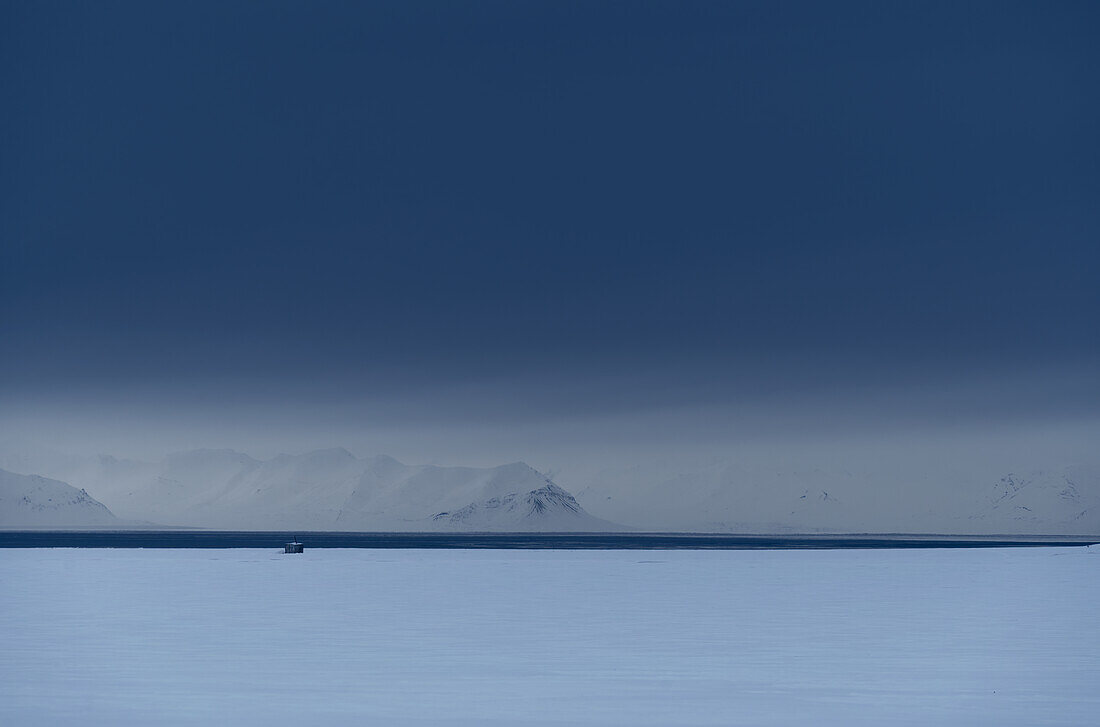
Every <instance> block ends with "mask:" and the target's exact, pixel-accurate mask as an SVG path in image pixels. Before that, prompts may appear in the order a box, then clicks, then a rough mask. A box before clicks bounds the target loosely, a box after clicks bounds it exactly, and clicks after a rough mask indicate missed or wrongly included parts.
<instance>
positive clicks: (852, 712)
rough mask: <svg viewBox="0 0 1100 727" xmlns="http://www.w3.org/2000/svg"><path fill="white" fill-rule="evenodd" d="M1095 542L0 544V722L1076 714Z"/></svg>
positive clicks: (876, 720) (699, 721)
mask: <svg viewBox="0 0 1100 727" xmlns="http://www.w3.org/2000/svg"><path fill="white" fill-rule="evenodd" d="M1098 602H1100V549H1098V548H1096V547H1093V548H1020V549H1015V548H1013V549H973V550H949V549H942V550H822V551H523V550H315V549H309V547H308V543H307V550H306V552H305V554H304V555H301V556H284V555H282V554H281V552H277V551H276V550H257V549H241V550H201V549H180V550H155V549H147V550H141V549H133V550H125V549H119V550H111V549H7V550H3V551H0V649H2V650H0V653H2V655H3V656H2V658H0V724H11V725H15V724H18V725H56V724H81V725H120V724H121V725H129V724H133V725H144V724H158V725H184V724H186V725H193V724H234V725H288V726H289V725H362V724H386V725H627V724H629V725H723V726H725V725H796V724H798V725H801V724H815V725H876V726H877V725H882V724H889V725H895V726H896V725H930V724H936V725H974V724H989V725H1028V726H1033V725H1084V724H1095V723H1096V719H1097V716H1098V715H1100V689H1097V685H1098V684H1100V619H1098V618H1096V604H1097V603H1098Z"/></svg>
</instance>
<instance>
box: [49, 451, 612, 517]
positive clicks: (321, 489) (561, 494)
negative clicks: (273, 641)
mask: <svg viewBox="0 0 1100 727" xmlns="http://www.w3.org/2000/svg"><path fill="white" fill-rule="evenodd" d="M54 474H55V476H59V477H64V479H66V480H68V481H69V482H72V483H78V484H79V485H80V486H81V487H84V488H86V489H87V490H88V491H91V492H94V493H95V495H96V497H97V498H98V499H99V500H100V501H102V503H103V504H104V505H106V506H107V507H108V508H110V512H109V513H108V515H109V514H110V513H113V514H114V515H115V516H117V517H119V518H129V519H137V520H145V521H151V522H155V523H158V524H161V525H168V526H183V527H200V528H218V529H232V530H267V529H272V530H285V529H294V530H349V531H352V530H371V531H386V530H391V531H393V530H404V531H435V530H472V531H510V532H523V531H545V532H551V531H610V530H617V529H621V526H618V525H616V524H614V523H611V522H607V521H604V520H600V519H598V518H595V517H593V516H591V515H589V514H588V513H587V512H585V510H584V509H583V508H582V507H581V506H580V505H579V504H578V503H577V501H576V500H575V499H574V498H573V496H572V495H571V494H570V493H568V492H566V491H565V490H563V489H562V488H560V487H558V486H557V485H556V484H554V483H553V482H552V481H551V480H550V479H549V478H547V477H546V476H544V475H542V474H540V473H539V472H537V471H535V470H534V469H532V468H531V467H529V466H527V465H526V464H524V463H522V462H515V463H512V464H507V465H502V466H499V467H489V468H476V467H438V466H434V465H406V464H402V463H401V462H398V461H397V460H395V459H393V458H392V457H387V456H385V455H378V456H375V457H367V458H363V459H360V458H358V457H355V456H354V455H352V454H351V453H350V452H348V451H347V450H345V449H340V448H337V449H325V450H317V451H313V452H308V453H306V454H302V455H286V454H283V455H279V456H277V457H274V458H272V459H268V460H258V459H254V458H252V457H249V456H248V455H246V454H242V453H240V452H235V451H232V450H227V449H226V450H209V449H203V450H192V451H188V452H180V453H176V454H171V455H168V456H167V457H165V458H164V459H163V460H161V461H159V462H140V461H135V460H125V459H116V458H115V457H111V456H99V457H94V458H88V459H80V458H69V459H67V460H64V461H62V462H61V463H60V464H59V465H58V466H57V468H56V472H55V473H54ZM57 484H59V485H60V484H63V483H57ZM97 504H98V503H97ZM101 507H102V506H101ZM104 512H106V508H104ZM72 513H73V517H74V518H77V519H80V520H81V522H83V520H84V519H86V518H84V515H83V513H82V512H81V511H78V510H76V509H73V510H72Z"/></svg>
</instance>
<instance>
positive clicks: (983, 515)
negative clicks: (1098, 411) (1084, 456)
mask: <svg viewBox="0 0 1100 727" xmlns="http://www.w3.org/2000/svg"><path fill="white" fill-rule="evenodd" d="M1098 482H1100V472H1098V471H1097V470H1096V469H1094V468H1088V467H1082V466H1072V467H1065V468H1062V469H1060V470H1037V471H1034V472H1030V473H1027V474H1025V475H1017V474H1008V475H1005V476H1004V477H1002V478H1001V479H1000V481H998V482H997V483H995V484H993V485H991V486H990V488H989V490H988V493H987V497H988V501H987V502H988V504H987V507H985V508H984V509H982V510H980V511H979V512H977V513H975V514H974V515H973V516H972V517H971V521H972V522H975V523H981V524H983V525H985V526H987V527H992V528H993V529H996V530H999V531H1002V532H1016V531H1021V532H1034V531H1042V530H1045V529H1049V528H1050V527H1051V526H1052V525H1053V526H1055V527H1056V528H1057V532H1079V529H1080V528H1084V529H1085V530H1080V531H1081V532H1084V531H1087V532H1092V533H1096V532H1100V529H1098V528H1097V527H1096V526H1097V523H1098V522H1100V497H1098V495H1100V493H1098V492H1097V483H1098ZM1090 528H1091V529H1090Z"/></svg>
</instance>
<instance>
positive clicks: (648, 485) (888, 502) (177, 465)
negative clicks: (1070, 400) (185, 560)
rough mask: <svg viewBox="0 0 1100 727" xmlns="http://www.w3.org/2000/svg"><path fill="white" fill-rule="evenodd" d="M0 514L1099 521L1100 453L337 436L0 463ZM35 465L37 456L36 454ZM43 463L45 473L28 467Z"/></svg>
mask: <svg viewBox="0 0 1100 727" xmlns="http://www.w3.org/2000/svg"><path fill="white" fill-rule="evenodd" d="M0 464H4V465H5V466H7V467H9V468H11V469H15V468H16V466H18V467H20V468H23V469H24V471H35V472H36V475H30V474H28V475H16V474H13V473H11V472H3V471H2V470H0V472H2V473H3V476H2V477H0V527H3V528H8V529H11V528H20V527H27V528H38V527H69V526H72V527H102V528H126V527H142V526H143V525H142V523H144V527H154V526H153V525H152V524H153V523H155V524H157V525H160V526H171V527H197V528H216V529H228V530H250V529H253V530H268V529H271V530H287V529H291V530H303V531H305V530H346V531H441V530H442V531H481V532H490V531H499V532H505V531H510V532H525V531H527V532H533V531H543V532H552V531H558V532H569V531H590V532H591V531H601V532H607V531H615V530H642V531H666V532H667V531H679V532H728V533H795V532H798V533H829V532H846V533H944V534H975V535H981V534H1021V535H1025V534H1037V535H1038V534H1046V535H1096V534H1100V468H1098V467H1095V466H1085V465H1070V466H1062V467H1052V468H1046V469H1034V470H1021V471H1018V472H1015V473H1005V474H999V475H991V474H989V472H988V471H986V470H985V469H983V470H981V471H963V470H959V469H956V470H948V469H940V470H938V471H937V469H936V467H935V464H934V463H929V464H928V465H926V466H924V467H922V468H919V469H916V468H913V469H908V470H878V471H876V470H874V469H866V470H850V469H843V468H835V467H834V468H819V467H797V466H790V467H786V468H775V467H769V466H766V464H764V463H756V464H755V465H752V464H749V463H745V462H735V461H730V460H721V459H716V460H711V461H707V462H690V461H679V462H675V463H671V462H666V463H656V464H637V465H634V466H631V467H628V468H623V469H618V470H605V471H603V472H601V473H599V474H596V475H594V476H591V477H588V478H585V479H584V480H583V481H582V482H581V483H580V485H579V486H578V487H577V489H576V490H575V492H576V496H575V497H574V495H573V494H571V493H570V492H569V491H567V490H566V489H564V488H563V487H561V486H560V485H559V484H557V483H556V482H554V481H553V480H552V479H551V478H550V477H547V476H546V475H544V474H542V473H540V472H538V471H536V470H535V469H533V468H531V467H529V466H528V465H526V464H524V463H522V462H515V463H512V464H506V465H501V466H498V467H486V468H478V467H441V466H435V465H407V464H403V463H401V462H399V461H397V460H396V459H393V458H392V457H388V456H386V455H376V456H371V457H364V458H359V457H356V456H354V455H353V454H351V453H350V452H348V451H347V450H345V449H340V448H335V449H322V450H316V451H312V452H307V453H305V454H299V455H288V454H281V455H278V456H276V457H273V458H271V459H266V460H261V459H255V458H253V457H250V456H249V455H247V454H243V453H240V452H236V451H233V450H229V449H200V450H191V451H186V452H178V453H175V454H170V455H168V456H166V457H164V458H163V459H161V460H159V461H154V462H148V461H138V460H130V459H119V458H115V457H112V456H109V455H100V456H96V457H52V458H48V459H43V460H40V461H38V462H36V463H33V465H32V463H31V462H28V461H23V462H18V461H16V462H12V461H10V458H9V460H8V461H5V462H3V463H0ZM32 466H33V468H34V469H33V470H31V469H30V468H31V467H32ZM38 474H41V475H48V476H49V477H53V478H55V479H47V478H46V477H42V476H37V475H38Z"/></svg>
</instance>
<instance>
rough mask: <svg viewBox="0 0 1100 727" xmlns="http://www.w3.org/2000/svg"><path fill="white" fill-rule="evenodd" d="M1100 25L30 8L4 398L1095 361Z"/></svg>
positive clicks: (11, 235) (1, 323)
mask: <svg viewBox="0 0 1100 727" xmlns="http://www.w3.org/2000/svg"><path fill="white" fill-rule="evenodd" d="M1098 38H1100V7H1098V6H1097V5H1096V4H1095V3H1090V2H1080V3H1059V2H1034V3H1012V2H991V3H965V2H949V3H892V2H867V3H857V2H837V3H818V2H808V3H802V2H774V1H769V2H759V3H755V2H753V3H749V2H742V3H732V2H731V3H717V2H714V3H709V2H708V3H672V2H668V3H641V2H629V3H594V2H580V3H566V2H551V3H535V2H523V3H493V2H490V3H476V4H475V3H453V2H439V3H435V2H431V3H416V2H408V1H406V0H402V1H401V2H392V3H391V2H371V3H359V2H355V3H353V2H329V3H304V2H302V3H285V2H255V3H245V2H232V3H225V2H213V3H203V2H197V3H170V4H166V3H147V2H123V3H119V2H102V3H68V2H51V3H29V2H8V3H4V5H3V8H2V9H0V90H2V97H3V98H4V99H5V102H4V112H3V113H2V114H0V140H2V141H0V153H2V156H0V205H2V209H0V350H2V352H3V356H2V361H0V375H2V377H3V379H4V382H5V383H4V384H3V387H4V389H6V391H7V394H9V395H12V394H15V393H17V394H18V395H19V396H21V397H23V398H24V399H26V398H28V397H29V399H30V400H33V398H34V396H36V395H37V394H36V392H44V393H45V392H51V391H57V390H58V389H59V388H62V389H66V390H68V389H79V388H81V387H84V386H88V387H94V388H96V389H97V390H99V391H105V392H108V393H109V392H110V390H111V389H112V387H115V386H123V385H127V384H129V383H131V382H133V381H142V382H145V383H146V384H149V385H152V386H158V385H163V386H164V387H168V388H170V387H173V386H180V385H186V386H187V387H190V390H195V389H196V388H198V389H201V388H202V382H204V381H206V380H211V381H214V380H218V381H224V380H231V381H245V380H251V381H253V382H255V381H257V380H262V381H264V382H265V386H266V387H267V388H266V389H264V390H266V391H267V392H268V394H267V395H268V396H271V397H278V396H279V393H278V392H279V391H280V389H281V388H283V387H284V385H285V386H287V387H289V386H292V385H294V384H295V382H297V383H300V382H301V381H302V380H303V379H314V380H316V379H323V380H325V381H329V382H335V383H334V384H333V385H334V386H337V385H338V386H337V388H338V389H339V387H342V386H348V387H351V388H353V389H355V390H356V391H361V392H367V393H368V394H370V393H371V392H374V393H378V392H379V391H381V390H383V389H389V388H390V387H392V386H393V385H395V382H403V383H404V384H405V385H407V386H408V387H410V388H414V389H415V388H418V387H420V386H428V385H431V384H432V383H433V382H438V381H455V380H457V381H463V380H467V379H471V378H477V379H478V380H485V379H489V380H492V379H493V378H494V377H498V376H510V377H511V376H516V375H518V372H535V373H534V374H532V375H533V376H534V379H533V381H537V380H539V376H542V377H543V379H545V378H547V377H551V378H553V377H557V378H558V379H559V380H562V379H564V380H566V381H567V382H568V381H572V380H573V379H576V380H577V381H596V382H598V381H603V380H606V379H607V378H608V377H611V378H615V377H616V376H617V374H618V373H619V372H622V373H623V374H624V375H630V374H636V375H639V376H643V377H647V376H652V377H653V378H649V379H645V382H646V383H645V386H644V387H643V389H644V390H643V392H642V393H640V394H638V395H639V396H643V397H645V396H650V397H652V396H654V395H655V394H654V390H655V389H656V390H658V392H657V394H656V396H657V398H660V391H659V390H660V389H661V388H662V387H664V386H668V387H669V388H668V392H669V393H667V395H666V397H665V398H667V399H670V400H675V399H676V398H677V397H679V396H681V395H683V396H685V397H688V398H694V399H695V400H705V399H706V398H707V396H709V394H708V392H711V391H714V390H719V389H722V390H725V389H727V388H730V387H732V388H737V387H738V386H740V387H741V388H742V389H752V388H756V387H760V386H765V383H764V382H765V381H769V382H771V383H770V384H767V385H768V386H772V387H776V386H778V387H783V386H785V385H786V383H794V382H800V381H804V380H805V379H806V376H807V372H810V371H832V372H834V373H832V374H829V375H828V376H826V377H825V378H826V381H827V383H828V384H829V385H830V386H831V385H833V384H836V383H838V382H840V383H843V382H844V381H849V380H850V381H849V383H851V381H855V382H857V383H858V381H862V380H866V379H868V378H871V379H873V380H876V381H889V380H892V379H894V378H896V379H898V380H899V381H903V380H905V377H906V376H908V375H909V373H907V372H910V370H911V369H913V368H919V369H924V370H927V371H935V372H938V373H937V374H936V375H937V376H939V375H942V376H943V377H947V378H950V377H959V376H963V377H965V376H966V375H973V376H983V375H985V374H984V372H987V371H997V370H1000V369H1002V368H1004V367H1009V368H1012V369H1013V370H1014V371H1015V370H1017V369H1020V368H1023V369H1028V367H1033V368H1034V369H1035V370H1036V371H1042V370H1045V369H1044V367H1048V366H1051V365H1061V364H1065V363H1068V364H1072V365H1075V366H1078V367H1082V366H1083V367H1086V368H1087V367H1090V366H1094V365H1095V364H1096V362H1097V361H1098V360H1100V337H1098V330H1100V325H1098V324H1100V315H1098V314H1100V285H1098V280H1100V244H1098V241H1100V212H1098V210H1100V204H1098V202H1100V132H1098V129H1100V93H1098V91H1097V89H1098V88H1100V43H1098V42H1097V39H1098ZM655 371H656V372H660V371H669V372H676V371H679V372H683V371H689V372H691V374H690V376H691V377H692V380H691V381H688V382H686V383H685V381H684V377H683V376H682V375H679V374H675V375H674V374H671V373H670V374H669V375H668V376H667V377H664V378H662V376H661V375H660V374H659V373H658V374H654V373H653V372H655ZM539 372H542V373H541V374H540V373H539ZM1037 375H1043V374H1037ZM735 379H736V381H735ZM181 382H182V384H181ZM670 382H672V383H670ZM738 382H740V383H738ZM745 382H749V383H748V384H746V383H745ZM677 387H679V388H677ZM261 388H263V387H261ZM559 388H560V387H559ZM567 388H568V387H567ZM595 388H598V387H595ZM574 389H575V390H576V391H582V392H587V393H583V394H577V396H578V397H579V398H580V399H587V400H588V401H589V403H590V404H591V401H596V402H597V405H598V401H599V399H598V397H597V398H596V399H595V400H592V399H590V398H589V397H590V395H591V390H592V389H593V387H587V388H586V386H582V385H580V384H578V386H576V387H574ZM1095 390H1096V387H1095V386H1093V387H1092V388H1090V389H1089V390H1088V391H1089V395H1090V396H1091V397H1092V398H1091V399H1089V400H1088V402H1086V406H1092V405H1094V404H1095V403H1096V391H1095ZM691 392H694V393H691ZM257 395H261V394H257ZM630 396H632V394H630V393H629V392H620V393H618V394H615V395H614V396H612V398H614V397H619V398H620V399H621V398H623V397H625V398H628V399H629V398H630ZM1040 398H1041V397H1040ZM1065 398H1066V400H1067V401H1073V400H1074V396H1073V395H1072V392H1070V393H1069V394H1067V395H1066V397H1065ZM1077 400H1078V406H1080V405H1081V403H1080V399H1079V397H1078V398H1077Z"/></svg>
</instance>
